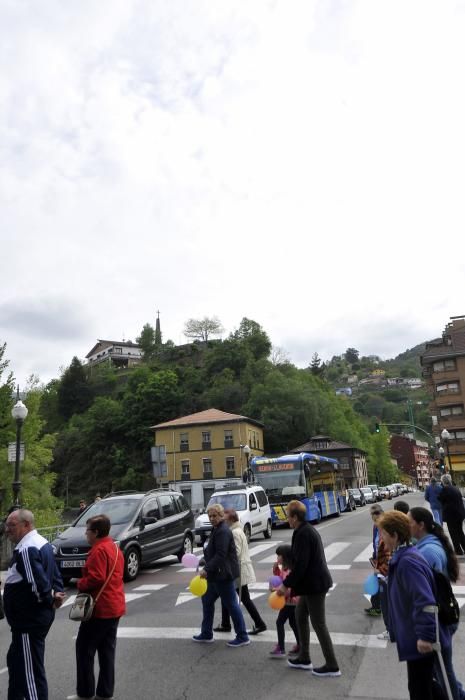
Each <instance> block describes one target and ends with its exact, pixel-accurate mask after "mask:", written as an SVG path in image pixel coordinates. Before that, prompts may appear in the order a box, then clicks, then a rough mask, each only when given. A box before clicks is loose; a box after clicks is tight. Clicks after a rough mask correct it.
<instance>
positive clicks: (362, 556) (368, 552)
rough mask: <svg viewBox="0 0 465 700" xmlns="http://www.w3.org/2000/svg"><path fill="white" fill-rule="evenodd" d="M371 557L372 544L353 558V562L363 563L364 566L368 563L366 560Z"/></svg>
mask: <svg viewBox="0 0 465 700" xmlns="http://www.w3.org/2000/svg"><path fill="white" fill-rule="evenodd" d="M371 556H373V544H369V545H367V546H366V547H365V549H364V550H363V551H362V552H360V554H359V555H358V556H356V557H355V559H354V562H356V561H363V562H365V564H367V563H368V559H369V558H370V557H371Z"/></svg>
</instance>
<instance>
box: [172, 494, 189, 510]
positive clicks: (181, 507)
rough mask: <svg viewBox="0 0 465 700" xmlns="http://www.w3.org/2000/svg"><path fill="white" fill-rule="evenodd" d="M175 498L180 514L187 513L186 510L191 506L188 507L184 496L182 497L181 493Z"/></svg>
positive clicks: (174, 495)
mask: <svg viewBox="0 0 465 700" xmlns="http://www.w3.org/2000/svg"><path fill="white" fill-rule="evenodd" d="M173 498H174V504H175V506H176V510H177V511H178V513H185V512H186V510H189V506H188V505H187V503H186V499H185V498H184V496H181V494H179V493H174V494H173Z"/></svg>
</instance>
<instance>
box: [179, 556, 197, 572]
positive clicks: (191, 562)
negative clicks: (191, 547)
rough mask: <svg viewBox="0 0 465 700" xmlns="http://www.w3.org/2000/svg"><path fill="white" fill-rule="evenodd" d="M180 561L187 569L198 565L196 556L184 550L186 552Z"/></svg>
mask: <svg viewBox="0 0 465 700" xmlns="http://www.w3.org/2000/svg"><path fill="white" fill-rule="evenodd" d="M181 562H182V564H183V565H184V566H185V567H186V568H187V569H196V568H197V567H198V565H199V559H198V557H196V556H195V554H191V553H190V552H186V554H184V556H183V558H182V559H181Z"/></svg>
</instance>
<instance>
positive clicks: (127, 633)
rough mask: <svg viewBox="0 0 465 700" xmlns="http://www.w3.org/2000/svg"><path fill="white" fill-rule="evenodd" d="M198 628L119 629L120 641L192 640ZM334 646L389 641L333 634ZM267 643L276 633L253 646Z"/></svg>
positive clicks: (378, 644)
mask: <svg viewBox="0 0 465 700" xmlns="http://www.w3.org/2000/svg"><path fill="white" fill-rule="evenodd" d="M198 633H199V628H198V627H121V626H120V627H119V628H118V639H190V638H191V637H192V635H194V634H198ZM228 639H229V637H226V636H224V637H216V641H218V642H226V641H227V640H228ZM331 639H332V640H333V644H335V645H337V646H352V647H353V646H356V647H363V648H365V649H366V648H371V649H386V647H387V641H386V640H384V639H378V638H377V637H376V635H374V634H350V633H348V632H331ZM256 642H266V643H267V644H276V632H275V631H274V630H268V631H267V632H262V633H261V634H258V635H257V636H255V637H254V638H253V641H252V644H255V643H256ZM310 643H311V644H318V640H317V639H313V637H312V638H311V639H310Z"/></svg>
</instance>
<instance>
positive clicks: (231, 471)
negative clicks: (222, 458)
mask: <svg viewBox="0 0 465 700" xmlns="http://www.w3.org/2000/svg"><path fill="white" fill-rule="evenodd" d="M235 473H236V472H235V460H234V457H226V476H235Z"/></svg>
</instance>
